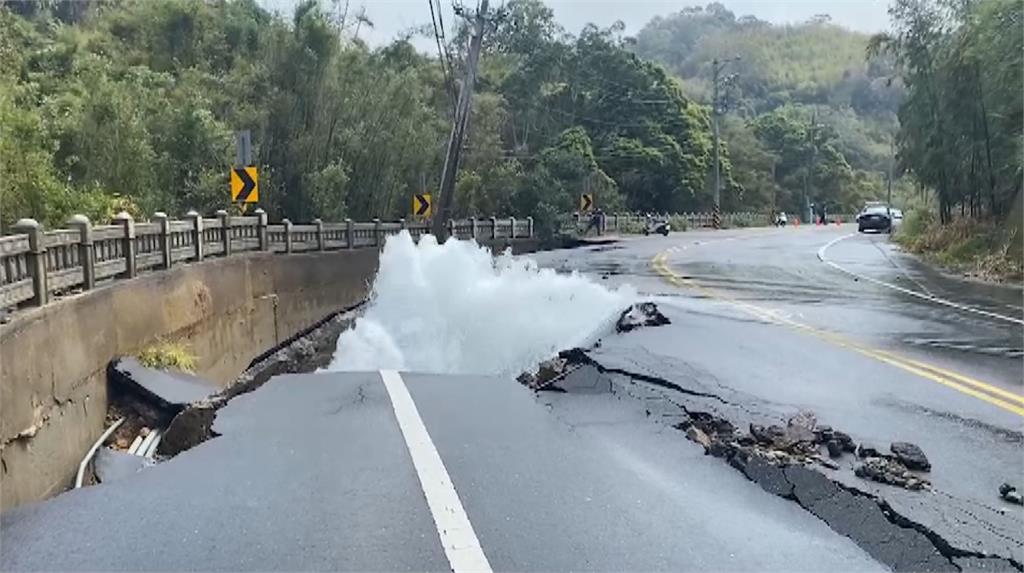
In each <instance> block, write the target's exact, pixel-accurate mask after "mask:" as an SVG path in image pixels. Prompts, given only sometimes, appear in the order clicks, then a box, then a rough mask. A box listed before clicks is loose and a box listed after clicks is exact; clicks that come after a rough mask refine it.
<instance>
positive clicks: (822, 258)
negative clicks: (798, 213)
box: [818, 233, 1024, 324]
mask: <svg viewBox="0 0 1024 573" xmlns="http://www.w3.org/2000/svg"><path fill="white" fill-rule="evenodd" d="M856 235H857V234H856V233H850V234H849V235H843V236H841V237H837V238H835V239H832V240H831V241H829V242H828V243H827V244H825V245H824V246H822V247H821V248H820V249H818V260H819V261H821V262H823V263H825V264H826V265H828V266H830V267H832V268H834V269H836V270H837V271H840V272H844V273H846V274H848V275H850V276H853V277H857V278H859V279H863V280H866V281H868V282H871V283H874V284H876V285H879V286H884V287H886V288H891V289H893V290H895V291H899V292H901V293H903V294H908V295H910V296H916V297H917V298H920V299H923V300H926V301H928V302H934V303H936V304H941V305H944V306H948V307H950V308H955V309H957V310H960V311H963V312H970V313H973V314H978V315H981V316H986V317H988V318H995V319H997V320H1003V321H1006V322H1013V323H1016V324H1024V320H1021V319H1019V318H1013V317H1012V316H1006V315H1003V314H998V313H995V312H989V311H987V310H982V309H980V308H975V307H973V306H967V305H965V304H960V303H957V302H953V301H951V300H947V299H944V298H939V297H937V296H933V295H930V294H924V293H920V292H917V291H913V290H910V289H907V288H903V287H901V286H897V285H894V284H891V283H887V282H885V281H880V280H878V279H876V278H872V277H869V276H865V275H862V274H858V273H855V272H853V271H851V270H849V269H847V268H845V267H842V266H839V265H837V264H836V263H834V262H832V261H830V260H829V259H828V258H827V257H826V256H825V251H827V250H828V249H829V247H831V246H832V245H834V244H836V243H838V242H839V241H842V240H844V239H849V238H850V237H855V236H856Z"/></svg>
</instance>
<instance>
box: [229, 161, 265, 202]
mask: <svg viewBox="0 0 1024 573" xmlns="http://www.w3.org/2000/svg"><path fill="white" fill-rule="evenodd" d="M231 200H232V201H235V202H238V203H257V202H259V200H260V177H259V172H258V170H257V169H256V167H253V166H250V167H235V168H234V169H232V170H231Z"/></svg>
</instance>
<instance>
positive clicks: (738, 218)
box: [562, 211, 856, 233]
mask: <svg viewBox="0 0 1024 573" xmlns="http://www.w3.org/2000/svg"><path fill="white" fill-rule="evenodd" d="M652 218H653V219H654V220H657V221H664V220H668V221H673V220H678V219H682V220H683V221H685V222H686V228H688V229H692V228H706V227H712V226H713V224H714V216H713V215H712V214H711V213H660V214H654V215H652ZM855 219H856V216H855V215H845V214H830V215H829V216H828V221H829V223H842V222H851V221H854V220H855ZM562 221H563V225H569V226H571V227H574V228H576V229H579V228H581V227H583V226H585V225H587V224H588V223H589V216H587V215H580V214H579V213H575V214H572V215H571V216H569V218H568V219H563V220H562ZM647 222H648V219H647V215H639V214H636V213H605V214H604V221H603V225H602V228H601V229H600V231H601V232H602V233H605V232H613V233H623V232H626V233H628V232H630V231H632V230H634V229H642V228H644V227H646V225H647ZM773 224H774V219H773V217H772V216H771V215H769V214H767V213H755V212H747V211H744V212H738V213H722V226H723V227H725V228H729V227H768V226H771V225H773ZM789 224H790V225H800V224H801V221H800V220H799V219H798V218H796V217H793V216H790V218H789ZM803 224H808V223H807V222H803ZM809 224H811V225H814V224H816V222H815V221H812V222H810V223H809ZM680 230H681V229H680Z"/></svg>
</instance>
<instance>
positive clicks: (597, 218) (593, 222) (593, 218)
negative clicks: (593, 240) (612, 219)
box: [583, 209, 604, 237]
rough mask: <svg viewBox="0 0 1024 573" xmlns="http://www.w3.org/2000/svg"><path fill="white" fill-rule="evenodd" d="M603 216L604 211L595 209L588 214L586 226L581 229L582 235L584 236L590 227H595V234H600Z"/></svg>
mask: <svg viewBox="0 0 1024 573" xmlns="http://www.w3.org/2000/svg"><path fill="white" fill-rule="evenodd" d="M603 218H604V211H602V210H600V209H597V210H595V211H594V212H593V213H592V214H591V215H590V222H589V223H587V228H586V229H585V230H584V231H583V236H584V237H586V236H587V235H588V234H589V233H590V230H591V229H595V230H596V231H597V234H598V235H600V234H601V220H602V219H603Z"/></svg>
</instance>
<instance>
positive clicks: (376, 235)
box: [373, 217, 383, 247]
mask: <svg viewBox="0 0 1024 573" xmlns="http://www.w3.org/2000/svg"><path fill="white" fill-rule="evenodd" d="M380 235H381V230H380V218H379V217H374V218H373V244H374V246H376V247H379V246H380V245H381V243H382V242H383V241H381V237H380Z"/></svg>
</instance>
